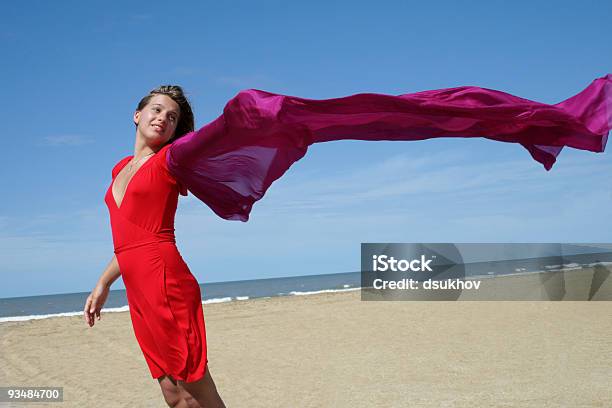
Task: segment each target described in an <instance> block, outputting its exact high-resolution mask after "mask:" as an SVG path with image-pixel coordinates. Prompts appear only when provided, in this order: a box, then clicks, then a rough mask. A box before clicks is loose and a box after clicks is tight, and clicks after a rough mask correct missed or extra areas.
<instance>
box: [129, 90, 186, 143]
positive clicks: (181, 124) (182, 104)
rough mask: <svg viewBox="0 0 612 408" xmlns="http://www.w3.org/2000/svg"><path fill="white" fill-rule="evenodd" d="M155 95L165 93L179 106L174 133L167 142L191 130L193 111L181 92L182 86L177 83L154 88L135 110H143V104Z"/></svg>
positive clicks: (145, 104)
mask: <svg viewBox="0 0 612 408" xmlns="http://www.w3.org/2000/svg"><path fill="white" fill-rule="evenodd" d="M155 95H166V96H168V97H170V98H172V100H173V101H174V102H176V103H177V105H178V106H179V109H180V112H179V120H178V123H177V124H176V130H175V131H174V135H172V137H171V138H170V140H169V141H168V143H172V142H174V141H175V140H176V139H178V138H180V137H182V136H185V135H186V134H187V133H189V132H193V130H194V128H195V125H194V120H193V111H192V110H191V105H190V104H189V101H188V100H187V97H186V96H185V94H184V93H183V88H181V87H180V86H178V85H162V86H159V87H157V88H155V89H153V90H152V91H151V92H149V94H148V95H147V96H145V97H144V98H142V99H141V100H140V102H139V103H138V107H137V108H136V110H139V111H141V110H143V109H144V107H145V106H147V104H148V103H149V101H150V100H151V98H153V97H154V96H155Z"/></svg>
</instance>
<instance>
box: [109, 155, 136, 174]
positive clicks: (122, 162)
mask: <svg viewBox="0 0 612 408" xmlns="http://www.w3.org/2000/svg"><path fill="white" fill-rule="evenodd" d="M132 157H133V156H125V157H124V158H123V159H121V160H119V161H118V162H117V164H115V166H113V170H112V172H111V173H112V176H113V178H115V177H116V176H117V174H119V172H120V171H121V169H122V168H123V166H125V165H126V164H127V162H129V161H130V159H131V158H132Z"/></svg>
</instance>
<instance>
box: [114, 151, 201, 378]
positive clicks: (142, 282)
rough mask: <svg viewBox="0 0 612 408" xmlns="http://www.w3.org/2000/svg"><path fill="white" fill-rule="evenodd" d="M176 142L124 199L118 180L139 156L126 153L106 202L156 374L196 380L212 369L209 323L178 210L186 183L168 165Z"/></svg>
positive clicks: (139, 174)
mask: <svg viewBox="0 0 612 408" xmlns="http://www.w3.org/2000/svg"><path fill="white" fill-rule="evenodd" d="M169 146H170V145H167V146H164V147H163V148H162V149H160V150H159V151H158V152H157V153H155V154H154V155H153V156H152V157H151V158H149V159H148V160H146V161H145V162H144V163H143V164H142V165H141V167H140V168H139V169H138V170H137V171H136V173H135V174H134V175H133V176H132V179H131V180H130V181H129V184H128V186H127V189H126V191H125V195H124V197H123V201H122V202H121V203H120V205H118V204H117V202H116V201H115V198H114V196H113V193H112V186H113V184H112V183H113V182H114V181H115V177H116V176H117V174H118V173H119V172H120V171H121V169H122V168H123V167H124V166H125V165H126V164H127V163H128V162H129V161H130V159H132V157H133V156H128V157H125V158H123V159H122V160H121V161H119V163H117V165H115V167H114V168H113V171H112V180H113V181H112V182H111V185H110V186H109V188H108V191H107V192H106V196H105V202H106V205H107V206H108V209H109V212H110V221H111V228H112V234H113V244H114V249H115V254H116V256H117V261H118V263H119V268H120V270H121V276H122V278H123V282H124V284H125V288H126V294H127V300H128V304H129V307H130V316H131V319H132V325H133V328H134V334H135V335H136V339H137V341H138V344H139V345H140V348H141V350H142V352H143V354H144V357H145V360H146V362H147V364H148V366H149V370H150V372H151V375H152V376H153V378H159V377H161V376H163V375H170V376H172V378H174V379H175V380H182V381H185V382H193V381H197V380H199V379H201V378H202V377H204V373H205V371H206V365H207V363H208V360H207V355H206V331H205V326H204V313H203V310H202V300H201V299H202V297H201V293H200V286H199V284H198V281H197V280H196V278H195V277H194V276H193V275H192V274H191V271H190V270H189V267H188V266H187V264H186V263H185V262H184V261H183V258H182V257H181V255H180V253H179V251H178V249H177V247H176V244H175V237H174V215H175V213H176V208H177V204H178V196H179V193H181V194H183V195H186V190H184V189H183V188H182V186H181V184H180V183H179V182H177V180H176V179H175V178H174V177H173V176H172V175H171V174H170V173H169V171H168V167H167V165H166V154H167V153H166V152H167V151H168V147H169Z"/></svg>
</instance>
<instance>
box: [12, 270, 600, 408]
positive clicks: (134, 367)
mask: <svg viewBox="0 0 612 408" xmlns="http://www.w3.org/2000/svg"><path fill="white" fill-rule="evenodd" d="M514 279H516V278H514ZM533 279H537V278H533ZM204 315H205V319H206V326H207V335H208V344H209V361H210V370H211V373H212V374H213V376H214V378H215V381H216V383H217V387H218V389H219V391H220V393H221V395H222V396H223V398H224V399H225V401H226V403H227V406H228V407H538V408H542V407H610V406H612V307H610V303H609V302H576V301H567V302H538V301H495V302H485V301H464V302H426V301H407V302H365V301H361V297H360V292H359V291H353V292H344V293H332V294H318V295H310V296H292V297H277V298H268V299H254V300H247V301H236V302H229V303H221V304H207V305H204ZM0 338H1V345H2V346H1V347H0V361H1V362H2V364H0V383H1V384H3V385H7V386H8V385H10V386H26V385H28V386H61V387H64V402H63V403H55V404H53V403H49V404H44V403H38V404H30V405H33V406H37V407H42V406H52V407H53V406H55V407H57V406H63V407H84V406H91V407H98V406H104V407H164V406H165V404H164V401H163V398H162V394H161V391H160V389H159V385H158V384H157V381H156V380H154V379H152V378H151V377H150V374H149V372H148V370H147V367H146V365H145V362H144V358H143V357H142V355H141V352H140V350H139V348H138V345H137V343H136V340H135V338H134V335H133V333H132V327H131V324H130V318H129V314H128V313H127V312H119V313H106V314H104V313H103V315H102V320H101V321H99V322H96V325H95V326H94V327H93V328H89V327H87V326H86V324H85V323H84V322H83V320H82V317H81V316H75V317H59V318H49V319H44V320H32V321H26V322H9V323H4V324H1V325H0ZM5 406H6V404H5ZM13 406H19V407H22V406H27V405H25V404H14V405H13Z"/></svg>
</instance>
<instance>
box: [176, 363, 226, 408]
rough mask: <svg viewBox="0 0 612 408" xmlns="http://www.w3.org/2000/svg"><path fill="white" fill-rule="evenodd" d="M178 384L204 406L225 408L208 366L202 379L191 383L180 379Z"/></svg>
mask: <svg viewBox="0 0 612 408" xmlns="http://www.w3.org/2000/svg"><path fill="white" fill-rule="evenodd" d="M178 385H179V386H180V387H182V388H184V389H185V390H186V391H187V393H188V394H190V395H191V396H193V398H195V400H196V401H197V402H198V403H199V404H200V405H201V406H202V407H206V408H209V407H211V408H225V404H224V403H223V400H222V399H221V397H220V396H219V393H218V392H217V387H216V386H215V382H214V381H213V379H212V377H211V375H210V372H209V371H208V367H206V373H205V374H204V378H202V379H201V380H199V381H195V382H190V383H186V382H183V381H178Z"/></svg>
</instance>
